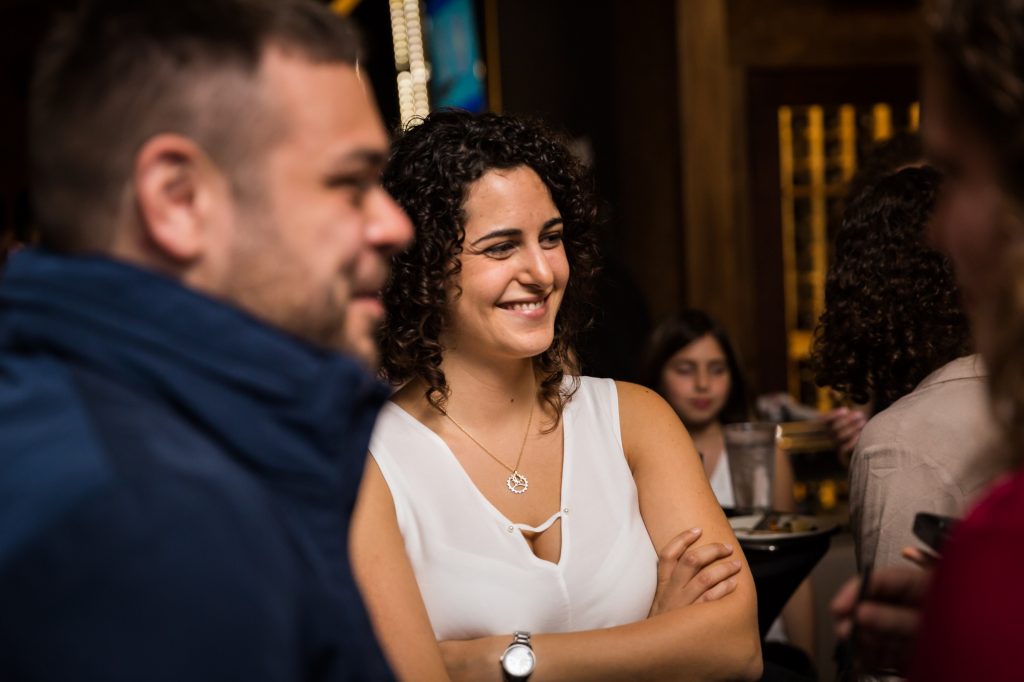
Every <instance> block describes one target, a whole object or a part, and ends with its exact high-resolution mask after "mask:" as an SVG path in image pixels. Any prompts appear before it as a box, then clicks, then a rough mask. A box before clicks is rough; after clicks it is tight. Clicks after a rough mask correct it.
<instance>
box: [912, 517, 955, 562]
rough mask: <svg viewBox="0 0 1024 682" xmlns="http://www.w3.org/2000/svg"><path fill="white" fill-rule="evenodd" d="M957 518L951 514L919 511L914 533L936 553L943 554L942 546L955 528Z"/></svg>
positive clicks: (915, 518) (915, 519) (915, 520)
mask: <svg viewBox="0 0 1024 682" xmlns="http://www.w3.org/2000/svg"><path fill="white" fill-rule="evenodd" d="M956 522H957V520H956V519H954V518H952V517H949V516H939V515H938V514H930V513H928V512H918V513H917V515H916V516H914V535H916V536H917V538H918V539H919V540H921V542H923V543H924V544H926V545H927V546H928V548H929V549H931V550H932V551H933V552H935V553H936V554H942V546H943V545H944V544H946V538H947V537H949V532H950V531H951V530H952V529H953V526H954V525H955V524H956Z"/></svg>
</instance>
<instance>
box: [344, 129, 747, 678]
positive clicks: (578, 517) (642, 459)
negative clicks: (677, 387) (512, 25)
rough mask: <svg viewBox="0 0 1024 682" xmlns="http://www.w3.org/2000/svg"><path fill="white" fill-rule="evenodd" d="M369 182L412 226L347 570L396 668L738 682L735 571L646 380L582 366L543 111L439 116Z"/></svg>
mask: <svg viewBox="0 0 1024 682" xmlns="http://www.w3.org/2000/svg"><path fill="white" fill-rule="evenodd" d="M383 179H384V186H385V187H387V188H388V191H389V192H391V193H392V195H393V196H394V197H395V198H396V199H397V200H398V202H399V203H400V204H401V205H402V206H403V208H405V210H406V211H407V212H408V214H409V215H410V217H411V218H412V220H413V223H414V224H415V226H416V230H417V240H416V242H415V244H414V246H413V247H412V249H411V250H410V251H409V252H408V253H406V254H403V255H402V256H400V257H397V258H396V259H395V262H394V264H393V267H394V269H393V271H392V276H391V279H390V281H389V283H388V285H387V286H386V288H385V291H384V305H385V308H386V311H387V315H386V321H385V324H384V327H383V330H382V337H381V341H382V344H381V345H382V367H383V369H384V372H385V373H386V376H387V379H388V380H390V381H391V382H392V383H393V384H395V385H396V386H400V388H399V389H398V391H397V392H396V393H395V395H394V396H393V398H392V402H390V403H389V404H388V405H387V406H386V407H385V409H384V411H383V412H382V416H381V419H380V421H379V422H378V424H377V428H376V430H375V433H374V436H373V439H372V440H371V443H370V451H371V455H372V459H371V461H370V463H369V464H368V466H367V473H366V475H365V477H364V481H363V490H362V495H361V498H360V500H359V503H358V505H357V508H356V511H355V520H354V523H353V531H352V532H353V537H352V543H351V547H352V560H353V567H354V570H355V573H356V576H357V579H358V580H359V581H360V585H361V587H362V589H363V593H364V595H365V598H366V600H367V604H368V605H369V609H370V613H371V618H372V620H373V622H374V624H375V627H376V631H377V634H378V636H379V637H380V640H381V642H382V645H383V647H384V650H385V653H386V655H387V656H388V658H389V660H390V662H391V664H392V666H393V667H394V669H395V671H396V672H397V673H398V675H399V676H400V677H402V678H405V679H416V680H425V679H448V678H449V677H450V678H454V679H461V680H501V679H506V680H525V679H527V678H528V677H531V679H536V680H551V679H557V680H600V679H641V678H643V679H680V678H684V679H756V678H757V677H758V676H759V675H760V674H761V668H762V665H761V660H760V646H759V643H758V630H757V615H756V601H755V600H756V598H755V594H754V585H753V579H752V576H751V574H750V569H749V568H748V567H747V565H746V562H745V559H744V557H743V555H742V552H741V550H740V549H739V547H738V544H737V543H736V539H735V536H734V535H733V534H732V531H731V529H730V527H729V524H728V522H727V521H726V519H725V516H724V515H723V513H722V511H721V509H720V507H719V506H718V504H717V502H716V501H715V497H714V494H713V493H712V491H711V488H710V487H709V486H708V483H707V479H706V478H705V476H704V472H703V469H702V467H701V463H700V458H699V457H698V456H697V453H696V451H695V450H694V448H693V444H692V442H691V441H690V438H689V436H688V435H687V433H686V430H685V428H684V427H683V425H682V424H681V423H680V421H679V419H678V418H677V417H676V415H675V413H674V412H673V411H672V408H671V407H669V406H668V405H667V404H666V403H665V402H664V401H663V400H662V399H661V398H660V397H659V396H658V395H657V394H656V393H654V392H653V391H650V390H647V389H645V388H642V387H640V386H635V385H632V384H625V383H617V382H613V381H611V380H607V379H595V378H591V377H581V376H579V371H578V362H577V358H576V353H575V351H574V346H573V338H574V336H575V334H576V332H577V331H578V330H579V329H580V327H581V326H582V325H583V324H584V323H585V321H586V310H585V308H584V304H585V303H586V301H587V300H588V295H589V293H590V289H591V287H590V285H591V281H592V279H593V276H594V274H595V272H596V269H597V252H596V245H595V234H594V230H593V224H594V222H595V215H596V211H595V209H594V204H593V199H592V197H591V195H590V193H589V191H588V182H587V180H586V178H585V175H584V172H583V169H582V168H581V166H580V164H579V163H578V162H577V161H576V160H575V159H573V158H572V156H571V155H570V153H569V152H568V150H567V149H566V147H565V146H564V144H563V143H561V142H560V141H559V140H558V139H557V138H556V137H555V136H553V135H552V134H551V133H549V132H548V131H547V130H546V129H544V128H543V127H542V126H540V125H538V124H534V123H529V122H525V121H523V120H520V119H517V118H513V117H507V116H499V115H494V114H485V115H482V116H475V115H472V114H469V113H466V112H460V111H452V110H442V111H438V112H435V113H432V114H431V115H430V116H428V117H427V118H426V119H424V120H423V121H422V122H421V123H420V124H419V125H416V126H414V127H411V128H409V129H408V130H406V131H405V133H404V134H403V135H402V136H401V137H399V139H398V140H397V141H396V142H395V145H394V150H393V153H392V157H391V159H390V161H389V163H388V165H387V168H386V170H385V173H384V178H383Z"/></svg>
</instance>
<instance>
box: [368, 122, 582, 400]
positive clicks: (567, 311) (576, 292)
mask: <svg viewBox="0 0 1024 682" xmlns="http://www.w3.org/2000/svg"><path fill="white" fill-rule="evenodd" d="M557 140H558V137H557V136H556V135H555V134H554V133H552V132H551V131H549V130H547V129H546V128H545V127H544V126H543V125H541V124H539V123H534V122H528V121H526V120H521V119H516V118H510V117H501V116H496V115H493V114H484V115H482V116H473V115H470V114H468V113H466V112H462V111H456V110H445V111H439V112H437V113H435V114H433V115H431V116H430V117H429V118H427V119H426V120H424V121H423V122H421V123H419V124H418V125H416V126H415V127H412V128H410V129H409V130H408V131H407V132H406V134H405V135H404V136H403V138H402V144H400V145H397V146H396V148H395V151H394V153H393V154H392V158H391V160H390V162H389V163H388V166H387V168H386V169H385V172H384V178H383V181H384V186H385V188H386V189H387V190H388V191H389V192H390V193H391V194H392V195H393V196H395V197H396V198H398V201H399V203H400V204H401V205H402V207H403V208H404V209H405V210H406V212H407V213H408V214H409V215H410V216H412V218H413V221H414V222H415V224H416V228H417V229H416V243H415V244H414V245H413V247H412V248H411V249H409V250H408V251H406V252H405V253H403V254H401V255H399V256H398V257H396V258H395V259H394V262H393V264H392V268H393V270H392V271H393V273H394V274H393V275H392V277H391V279H390V281H389V283H388V286H387V287H386V288H385V290H384V305H385V308H386V309H387V311H388V315H387V321H386V323H385V324H384V325H383V326H382V328H381V334H380V339H379V340H380V345H381V361H382V370H383V373H384V374H385V376H386V377H387V378H388V380H389V381H390V382H391V383H393V384H395V385H402V384H404V383H406V382H408V381H409V380H411V379H414V378H415V379H419V380H420V381H422V382H423V383H424V384H425V385H426V387H427V391H428V393H427V396H426V397H427V399H428V400H429V401H430V403H431V404H432V405H434V406H435V407H439V408H440V407H443V406H444V404H445V402H446V401H447V400H448V391H449V389H448V385H447V383H446V380H445V376H444V371H443V370H442V369H441V358H442V350H443V348H442V345H441V342H440V336H441V331H442V330H443V329H444V328H445V327H446V326H447V324H448V322H449V320H448V299H449V296H450V295H451V292H452V291H453V286H452V285H453V283H454V282H456V281H457V279H458V275H459V272H460V270H461V268H462V264H461V260H460V258H459V256H460V255H461V253H462V251H463V240H464V239H465V237H466V228H465V219H466V216H465V201H466V196H467V193H468V192H469V189H470V186H471V185H472V183H473V182H474V181H476V180H478V179H479V178H480V177H481V176H482V175H483V174H484V173H485V172H486V171H488V170H491V169H504V170H511V169H513V168H516V167H518V166H522V165H526V166H529V167H530V168H531V169H533V171H534V172H535V173H536V174H537V175H538V176H539V177H540V179H541V181H543V182H544V184H545V185H546V186H547V188H548V191H549V192H550V193H551V199H552V200H553V201H554V202H555V205H556V206H557V207H558V209H559V212H560V214H561V219H562V221H563V231H562V243H563V244H564V246H565V255H566V258H567V259H568V262H569V269H570V271H571V272H572V278H571V280H570V281H569V285H568V286H567V287H566V290H565V295H564V298H563V299H562V303H561V307H560V308H559V311H558V317H557V318H556V320H555V336H554V340H553V342H552V344H551V346H550V347H549V348H547V349H546V350H544V352H543V353H541V354H540V355H538V356H536V357H535V358H534V364H535V365H536V367H537V371H538V372H539V380H540V391H541V395H542V396H543V397H544V399H545V400H546V401H547V402H548V403H550V404H551V406H552V407H553V408H555V413H556V414H559V413H560V412H561V407H562V406H563V405H564V403H565V401H566V400H567V399H568V398H569V397H571V395H572V391H574V390H575V387H576V385H577V383H578V382H575V381H573V382H570V384H569V385H568V386H567V387H565V388H563V386H562V379H563V376H564V375H565V372H566V371H568V372H569V373H570V375H572V374H573V373H575V372H578V371H579V367H578V362H577V358H576V355H575V351H574V346H573V342H574V340H575V338H576V335H577V334H578V333H579V332H580V331H582V330H583V329H584V328H585V327H586V326H588V325H589V323H590V316H589V310H588V308H589V305H590V304H589V296H590V293H591V291H592V290H593V286H594V280H595V277H596V275H597V271H598V264H599V257H598V253H597V236H596V234H595V230H594V228H595V223H596V221H597V207H596V203H595V201H594V197H593V194H592V193H591V191H590V180H589V176H588V175H587V173H586V171H585V170H584V169H583V167H582V166H581V164H580V163H579V162H578V161H577V160H576V159H575V158H573V156H572V155H571V154H570V153H569V150H568V149H567V148H566V146H564V145H562V144H556V141H557ZM457 288H458V285H457V284H454V290H457Z"/></svg>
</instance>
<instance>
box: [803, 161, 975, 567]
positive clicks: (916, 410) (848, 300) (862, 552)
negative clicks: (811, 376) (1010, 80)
mask: <svg viewBox="0 0 1024 682" xmlns="http://www.w3.org/2000/svg"><path fill="white" fill-rule="evenodd" d="M941 181H942V179H941V176H940V175H939V173H938V172H937V171H935V170H934V169H931V168H927V167H924V168H908V169H905V170H902V171H899V172H897V173H893V174H891V175H888V176H884V177H882V178H881V179H880V180H879V181H878V182H877V183H875V184H874V185H873V186H870V187H868V188H867V189H865V190H864V191H863V192H862V193H861V195H860V196H858V197H855V198H854V199H853V201H852V202H851V204H850V205H849V207H848V208H847V210H846V212H845V214H844V216H843V223H842V226H841V228H840V230H839V232H838V234H837V235H836V241H835V255H834V257H833V260H832V263H831V265H830V268H829V272H828V276H827V278H826V283H825V311H824V313H823V314H822V316H821V321H820V325H819V328H818V333H817V336H816V338H815V347H814V350H815V355H814V359H815V361H816V363H817V368H818V374H817V380H818V383H819V384H821V385H826V386H832V387H833V388H834V389H836V390H838V391H840V392H842V393H843V394H845V395H846V396H848V397H849V398H850V399H852V400H853V401H855V402H859V403H867V402H869V401H871V402H872V403H873V407H874V409H875V414H874V416H873V417H872V418H871V419H870V421H868V423H867V425H866V426H865V427H864V430H863V432H862V433H861V437H860V440H859V442H858V444H857V447H856V449H855V450H854V453H853V458H852V460H851V462H850V524H851V527H852V530H853V535H854V540H855V543H856V552H857V561H858V566H859V568H860V569H861V570H864V569H865V568H866V567H869V566H870V567H876V566H877V567H881V566H890V565H893V564H899V563H903V560H902V558H901V551H902V550H903V548H904V547H908V546H913V545H914V544H915V541H914V536H913V533H912V529H913V522H914V516H915V514H917V513H918V512H932V513H934V514H940V515H943V516H953V517H959V516H961V515H962V514H963V513H964V511H965V510H966V507H967V504H968V503H969V501H970V500H971V498H972V497H973V496H974V495H976V494H977V492H978V491H979V490H980V489H981V488H982V487H983V486H984V485H985V483H986V482H987V480H988V477H987V476H986V474H985V472H984V468H983V467H979V466H978V462H977V459H978V457H977V455H978V454H979V453H981V452H983V450H984V448H985V447H986V445H987V444H988V443H989V442H990V439H991V438H992V436H993V435H994V426H993V424H992V422H991V419H990V418H989V415H988V403H987V400H986V398H985V376H986V372H985V369H984V366H983V364H982V362H981V360H980V358H979V357H978V356H977V355H975V354H972V353H971V352H970V345H971V344H970V330H969V326H968V322H967V317H966V315H965V314H964V312H963V310H962V309H961V304H960V292H959V289H958V288H957V285H956V282H955V281H954V277H953V269H952V266H951V265H950V263H949V260H948V259H947V258H946V257H945V256H944V255H943V254H941V253H939V252H938V251H936V250H934V249H933V248H932V247H931V246H929V245H928V244H927V243H926V239H925V228H926V226H927V224H928V221H929V219H930V217H931V214H932V211H933V210H934V206H935V201H936V197H937V194H938V192H939V191H940V184H941Z"/></svg>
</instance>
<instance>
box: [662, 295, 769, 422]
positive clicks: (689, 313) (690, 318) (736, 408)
mask: <svg viewBox="0 0 1024 682" xmlns="http://www.w3.org/2000/svg"><path fill="white" fill-rule="evenodd" d="M708 335H710V336H711V337H713V338H714V339H715V341H717V342H718V345H719V346H721V347H722V353H723V354H724V355H725V363H726V365H728V367H729V397H728V398H727V399H726V401H725V405H724V406H723V407H722V411H721V413H720V414H719V415H718V420H719V421H720V422H722V423H723V424H732V423H734V422H745V421H749V420H750V403H749V401H748V397H747V382H746V379H744V377H743V372H742V371H741V370H740V363H739V361H738V360H737V358H736V352H735V351H734V350H733V348H732V343H731V342H730V341H729V336H728V335H727V334H726V333H725V330H724V329H722V327H721V325H719V324H718V322H717V321H715V319H714V318H713V317H711V316H710V315H708V314H707V313H705V312H704V311H702V310H692V309H691V310H684V311H682V312H681V313H679V314H678V315H672V316H670V317H667V318H666V319H664V320H662V322H661V323H660V324H659V325H658V326H657V327H656V328H655V330H654V331H653V332H652V333H651V338H650V340H649V341H648V342H647V348H646V350H645V352H644V368H643V383H644V385H645V386H647V388H649V389H651V390H653V391H656V392H657V393H658V394H660V395H661V396H662V397H663V398H664V397H666V396H665V387H664V385H663V383H662V380H661V376H662V372H663V370H664V369H665V364H666V363H667V362H668V361H669V360H670V359H671V358H672V356H673V355H675V354H676V353H677V352H679V350H680V349H682V348H685V347H686V346H689V345H690V344H691V343H693V342H694V341H696V340H697V339H699V338H701V337H704V336H708Z"/></svg>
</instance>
